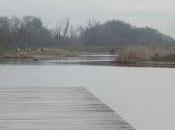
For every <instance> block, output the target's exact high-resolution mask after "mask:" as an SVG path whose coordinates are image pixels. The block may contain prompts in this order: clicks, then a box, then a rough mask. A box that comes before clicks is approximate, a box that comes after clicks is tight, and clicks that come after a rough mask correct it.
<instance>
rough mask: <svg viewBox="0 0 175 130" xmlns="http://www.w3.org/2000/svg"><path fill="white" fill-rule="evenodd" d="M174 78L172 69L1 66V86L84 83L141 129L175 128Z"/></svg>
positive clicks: (62, 85) (77, 84)
mask: <svg viewBox="0 0 175 130" xmlns="http://www.w3.org/2000/svg"><path fill="white" fill-rule="evenodd" d="M34 63H36V62H34ZM37 63H38V62H37ZM174 77H175V69H170V68H166V69H163V68H132V67H131V68H127V67H115V66H90V65H72V64H69V65H61V64H55V62H54V64H52V65H48V64H44V62H43V63H42V65H41V64H40V65H37V64H36V65H34V64H32V65H27V64H25V65H20V64H16V65H10V64H3V65H0V87H14V86H19V87H25V86H32V87H35V86H36V87H44V86H56V87H59V86H61V87H64V86H65V87H67V86H84V87H86V88H87V89H89V90H90V91H91V92H93V93H94V94H96V95H97V96H98V97H99V98H100V99H101V100H102V101H103V102H105V103H106V104H108V105H109V106H111V107H112V108H113V109H114V110H115V111H116V112H117V113H119V114H120V115H121V116H122V117H124V118H125V119H126V120H127V121H129V122H130V123H131V124H132V125H133V126H134V127H135V128H137V129H138V130H172V129H175V123H174V121H175V116H174V115H175V112H174V110H175V87H174Z"/></svg>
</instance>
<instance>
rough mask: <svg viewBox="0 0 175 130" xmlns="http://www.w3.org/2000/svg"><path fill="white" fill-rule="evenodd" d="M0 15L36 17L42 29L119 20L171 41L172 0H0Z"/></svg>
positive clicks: (174, 20)
mask: <svg viewBox="0 0 175 130" xmlns="http://www.w3.org/2000/svg"><path fill="white" fill-rule="evenodd" d="M0 3H1V4H0V12H1V13H0V16H13V15H15V16H19V17H22V16H26V15H32V16H36V17H40V18H41V19H42V20H43V22H44V25H45V26H51V27H52V26H54V25H55V22H56V20H57V19H58V18H65V17H69V18H70V19H71V23H72V24H73V25H86V23H87V21H88V19H95V20H97V21H101V22H105V21H107V20H111V19H116V20H121V21H124V22H126V23H129V24H131V25H134V26H137V27H146V26H148V27H150V28H154V29H157V30H159V31H160V32H162V33H164V34H166V35H169V36H172V37H173V38H175V27H174V23H175V18H174V17H172V16H173V15H174V12H175V8H174V7H175V1H173V0H166V1H165V0H147V1H146V0H142V1H138V0H123V1H121V0H118V1H114V0H108V1H100V0H93V1H92V0H88V1H87V0H69V1H68V0H66V1H63V0H52V1H49V0H42V1H41V0H35V1H34V0H31V1H27V0H15V1H10V0H6V1H5V0H0Z"/></svg>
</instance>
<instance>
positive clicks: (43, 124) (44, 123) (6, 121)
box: [0, 87, 134, 130]
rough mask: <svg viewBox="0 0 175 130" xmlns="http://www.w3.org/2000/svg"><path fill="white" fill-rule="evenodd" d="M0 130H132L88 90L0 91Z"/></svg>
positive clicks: (8, 89)
mask: <svg viewBox="0 0 175 130" xmlns="http://www.w3.org/2000/svg"><path fill="white" fill-rule="evenodd" d="M0 130H134V128H133V127H132V126H131V125H130V124H128V123H127V122H126V121H125V120H123V119H122V118H121V117H120V116H118V115H117V114H116V113H115V112H114V111H113V110H111V109H110V108H109V107H108V106H107V105H105V104H103V103H102V102H101V101H100V100H99V99H97V98H96V97H95V96H94V95H93V94H91V93H90V92H89V91H88V90H86V89H84V88H81V87H72V88H66V87H65V88H59V87H55V88H51V87H50V88H49V87H48V88H32V87H31V88H0Z"/></svg>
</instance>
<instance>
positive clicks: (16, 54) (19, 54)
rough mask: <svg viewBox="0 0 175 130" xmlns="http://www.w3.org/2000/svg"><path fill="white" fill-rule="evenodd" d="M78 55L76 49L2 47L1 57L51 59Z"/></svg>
mask: <svg viewBox="0 0 175 130" xmlns="http://www.w3.org/2000/svg"><path fill="white" fill-rule="evenodd" d="M63 56H65V57H71V56H78V53H76V52H74V51H67V50H64V49H4V48H1V49H0V58H1V59H15V58H35V59H50V58H57V57H63Z"/></svg>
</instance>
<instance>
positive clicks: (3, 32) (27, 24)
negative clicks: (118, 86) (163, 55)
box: [0, 16, 175, 48]
mask: <svg viewBox="0 0 175 130" xmlns="http://www.w3.org/2000/svg"><path fill="white" fill-rule="evenodd" d="M132 45H144V46H155V47H156V46H172V45H173V46H174V45H175V40H174V39H173V38H171V37H169V36H167V35H164V34H162V33H160V32H159V31H158V30H156V29H152V28H149V27H143V28H138V27H135V26H132V25H130V24H128V23H125V22H123V21H119V20H109V21H107V22H105V23H100V22H97V21H95V20H89V22H88V23H87V25H86V26H79V27H75V26H72V25H71V23H70V19H69V18H65V19H58V20H57V21H56V22H55V26H54V27H53V28H52V29H49V28H48V27H45V26H44V25H43V22H42V21H41V19H40V18H37V17H34V16H24V17H22V18H18V17H14V16H13V17H0V47H4V48H54V47H64V46H115V47H116V46H132Z"/></svg>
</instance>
